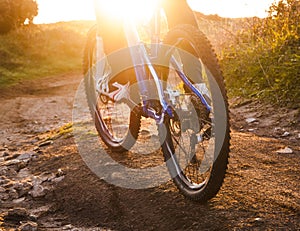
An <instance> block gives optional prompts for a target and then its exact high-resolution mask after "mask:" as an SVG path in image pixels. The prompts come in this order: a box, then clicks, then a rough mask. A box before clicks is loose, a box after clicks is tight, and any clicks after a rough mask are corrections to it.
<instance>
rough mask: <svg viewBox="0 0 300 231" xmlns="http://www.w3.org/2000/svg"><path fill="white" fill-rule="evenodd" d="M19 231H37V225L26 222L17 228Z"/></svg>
mask: <svg viewBox="0 0 300 231" xmlns="http://www.w3.org/2000/svg"><path fill="white" fill-rule="evenodd" d="M18 230H20V231H36V230H38V224H37V223H36V222H33V221H27V222H25V223H23V224H22V225H20V226H19V229H18Z"/></svg>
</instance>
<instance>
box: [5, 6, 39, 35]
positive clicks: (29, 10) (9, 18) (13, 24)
mask: <svg viewBox="0 0 300 231" xmlns="http://www.w3.org/2000/svg"><path fill="white" fill-rule="evenodd" d="M37 14H38V5H37V2H36V1H35V0H0V33H7V32H8V31H10V30H12V29H14V28H17V27H20V26H22V25H24V23H25V22H28V23H32V21H33V18H34V17H35V16H37Z"/></svg>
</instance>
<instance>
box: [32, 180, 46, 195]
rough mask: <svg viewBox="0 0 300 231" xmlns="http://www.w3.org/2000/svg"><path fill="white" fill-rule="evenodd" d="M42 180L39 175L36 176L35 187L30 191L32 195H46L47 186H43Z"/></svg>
mask: <svg viewBox="0 0 300 231" xmlns="http://www.w3.org/2000/svg"><path fill="white" fill-rule="evenodd" d="M42 182H43V181H42V180H41V179H40V178H39V177H34V179H33V188H32V190H31V191H30V192H29V193H28V194H29V195H31V196H32V197H34V198H36V197H43V196H45V195H46V193H47V192H46V191H47V188H44V187H43V186H42Z"/></svg>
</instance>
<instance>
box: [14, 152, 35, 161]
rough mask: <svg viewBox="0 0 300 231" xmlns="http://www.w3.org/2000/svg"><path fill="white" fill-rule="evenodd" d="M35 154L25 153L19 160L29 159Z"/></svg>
mask: <svg viewBox="0 0 300 231" xmlns="http://www.w3.org/2000/svg"><path fill="white" fill-rule="evenodd" d="M33 155H34V154H33V153H23V154H21V155H19V156H18V158H17V159H18V160H23V161H28V160H30V159H31V158H32V156H33Z"/></svg>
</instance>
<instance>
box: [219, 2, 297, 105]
mask: <svg viewBox="0 0 300 231" xmlns="http://www.w3.org/2000/svg"><path fill="white" fill-rule="evenodd" d="M299 15H300V3H299V1H298V0H286V1H285V0H280V1H279V2H278V3H277V4H273V5H272V6H271V7H270V9H269V15H268V17H267V18H265V19H253V20H252V23H249V24H248V25H247V26H245V27H244V28H243V30H240V32H239V34H238V35H237V40H236V42H235V43H232V44H231V46H229V48H227V49H226V50H225V51H224V53H223V54H224V55H223V57H222V65H223V70H224V75H225V78H226V81H227V83H228V87H229V89H230V90H231V93H232V94H233V95H243V96H246V97H256V98H259V99H267V100H268V101H272V102H274V103H276V104H278V105H282V104H284V105H286V104H288V106H293V107H299V106H300V81H299V78H300V71H299V70H300V37H299V35H300V23H299Z"/></svg>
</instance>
